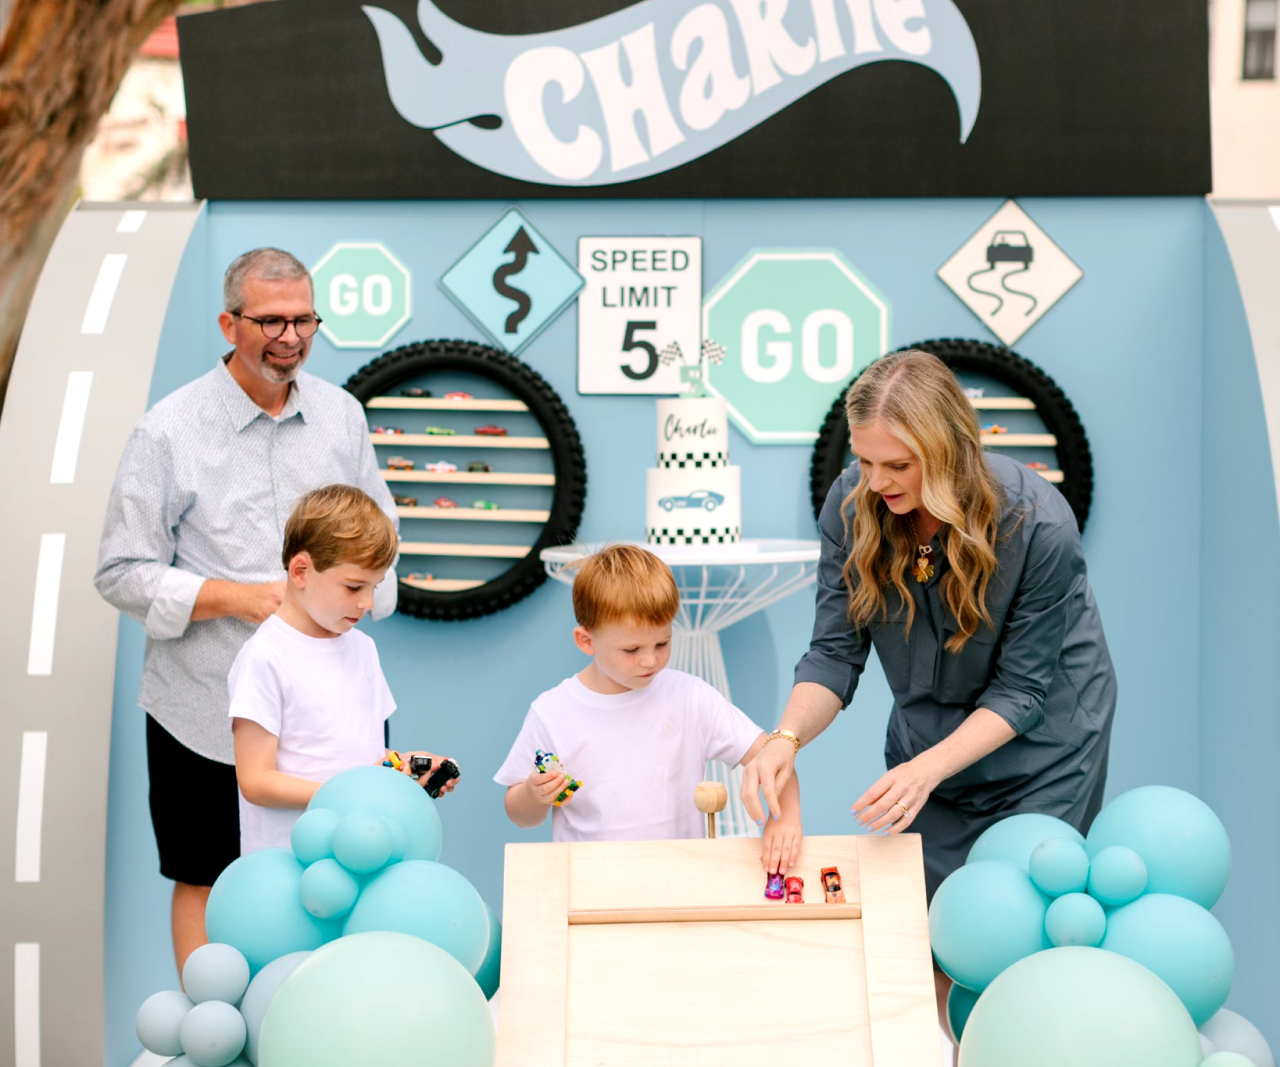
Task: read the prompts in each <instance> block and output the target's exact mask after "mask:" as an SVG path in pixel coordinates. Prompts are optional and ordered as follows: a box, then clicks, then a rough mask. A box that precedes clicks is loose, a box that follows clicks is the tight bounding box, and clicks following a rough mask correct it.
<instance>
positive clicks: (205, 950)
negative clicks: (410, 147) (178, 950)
mask: <svg viewBox="0 0 1280 1067" xmlns="http://www.w3.org/2000/svg"><path fill="white" fill-rule="evenodd" d="M248 985H249V961H248V960H246V959H245V958H244V953H243V952H241V951H240V950H239V949H238V948H236V947H235V946H234V945H223V944H220V943H218V942H216V941H215V942H210V943H209V944H207V945H201V946H200V947H199V948H198V949H196V950H195V951H194V952H193V953H191V955H190V956H188V957H187V962H186V963H184V964H183V965H182V988H183V989H185V990H186V991H187V996H189V997H190V998H191V1000H192V1002H193V1003H195V1004H203V1003H204V1002H205V1001H206V1000H221V1001H224V1002H226V1003H227V1004H234V1003H236V1001H238V1000H239V999H240V998H241V997H242V996H244V991H245V989H246V988H248Z"/></svg>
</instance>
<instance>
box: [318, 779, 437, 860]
mask: <svg viewBox="0 0 1280 1067" xmlns="http://www.w3.org/2000/svg"><path fill="white" fill-rule="evenodd" d="M307 808H308V810H312V809H315V808H330V809H332V810H333V811H335V812H337V813H338V815H339V816H345V815H350V814H352V813H353V812H357V811H370V812H373V813H374V814H376V815H381V816H382V817H383V818H384V819H386V820H388V821H389V822H394V823H396V824H398V825H399V827H400V829H402V830H403V831H404V833H405V850H404V858H405V859H407V860H437V859H439V858H440V842H441V836H442V835H441V829H440V816H439V814H438V813H437V812H436V806H435V804H434V803H433V802H432V800H431V798H430V797H428V796H427V793H426V790H425V789H423V788H422V786H420V785H418V784H417V782H415V781H414V780H413V779H412V778H410V777H409V776H408V775H407V774H401V773H400V772H399V771H395V770H392V769H391V768H390V767H355V768H353V769H351V770H349V771H343V772H342V773H341V774H335V775H334V776H333V777H332V778H330V779H329V780H328V781H327V782H325V783H324V784H323V785H322V786H321V787H320V788H319V789H317V790H316V793H315V795H314V796H313V797H312V798H311V803H310V804H308V805H307Z"/></svg>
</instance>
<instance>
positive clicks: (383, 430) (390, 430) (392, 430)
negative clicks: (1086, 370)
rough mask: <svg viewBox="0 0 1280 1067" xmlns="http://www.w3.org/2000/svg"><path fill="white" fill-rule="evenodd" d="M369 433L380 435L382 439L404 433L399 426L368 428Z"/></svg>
mask: <svg viewBox="0 0 1280 1067" xmlns="http://www.w3.org/2000/svg"><path fill="white" fill-rule="evenodd" d="M369 432H370V433H380V434H382V435H383V436H384V437H391V436H397V435H399V434H402V433H404V430H402V429H400V427H399V426H370V427H369Z"/></svg>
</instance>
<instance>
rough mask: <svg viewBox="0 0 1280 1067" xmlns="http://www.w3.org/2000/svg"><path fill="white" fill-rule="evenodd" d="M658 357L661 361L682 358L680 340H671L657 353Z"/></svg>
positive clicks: (666, 361) (665, 361)
mask: <svg viewBox="0 0 1280 1067" xmlns="http://www.w3.org/2000/svg"><path fill="white" fill-rule="evenodd" d="M658 358H659V359H660V360H662V362H663V363H674V362H675V361H676V360H678V359H683V358H684V353H683V352H681V351H680V342H679V341H672V342H671V343H670V344H669V345H667V346H666V347H665V348H663V350H662V351H661V352H659V353H658Z"/></svg>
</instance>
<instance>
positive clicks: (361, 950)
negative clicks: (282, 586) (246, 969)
mask: <svg viewBox="0 0 1280 1067" xmlns="http://www.w3.org/2000/svg"><path fill="white" fill-rule="evenodd" d="M401 777H404V776H403V775H402V776H401ZM407 780H408V779H407V778H406V781H407ZM403 866H406V864H397V865H396V866H394V867H391V868H389V869H388V870H387V871H385V872H384V873H383V874H382V875H380V876H379V877H380V878H385V877H386V876H387V875H389V874H391V873H392V872H394V871H397V870H399V869H400V868H401V867H403ZM361 899H363V897H362V898H361ZM413 1034H418V1035H423V1038H424V1040H426V1041H428V1042H429V1045H430V1054H429V1057H428V1059H429V1061H430V1062H431V1063H438V1064H448V1067H492V1064H493V1062H494V1056H495V1053H496V1047H495V1045H496V1042H495V1038H494V1032H493V1020H492V1018H491V1017H490V1015H489V1006H488V1005H487V1004H486V1003H485V999H484V994H483V993H482V992H481V991H480V987H479V986H478V985H477V984H476V983H475V981H474V980H473V979H472V977H471V975H470V973H469V972H468V971H467V969H466V968H465V967H463V966H462V965H461V964H460V963H458V961H457V960H455V959H453V958H452V957H451V956H450V955H449V954H448V953H446V952H444V951H443V950H441V949H439V948H437V947H436V946H435V945H430V944H427V943H426V942H425V941H421V940H419V939H418V938H415V937H410V936H408V935H407V934H397V933H364V934H356V935H354V936H352V937H342V938H339V939H338V940H337V941H331V942H330V943H329V944H327V945H325V946H324V947H323V948H320V949H317V950H316V951H315V952H314V953H312V955H311V957H310V958H309V959H307V960H304V961H303V962H302V963H300V964H299V965H298V966H297V967H296V968H295V969H294V971H293V973H292V974H290V975H289V977H288V978H287V979H285V981H284V982H282V983H281V984H280V988H279V989H278V990H276V995H275V998H274V999H273V1000H272V1001H271V1007H270V1008H269V1009H267V1017H266V1019H264V1020H263V1023H262V1038H261V1042H260V1045H259V1062H260V1063H261V1064H262V1065H263V1067H351V1065H352V1064H368V1063H384V1062H385V1063H400V1062H402V1061H404V1060H405V1059H406V1055H407V1054H406V1052H405V1049H406V1047H407V1046H405V1044H404V1040H405V1035H413ZM409 1058H410V1059H412V1057H409ZM1172 1067H1177V1065H1172Z"/></svg>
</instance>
